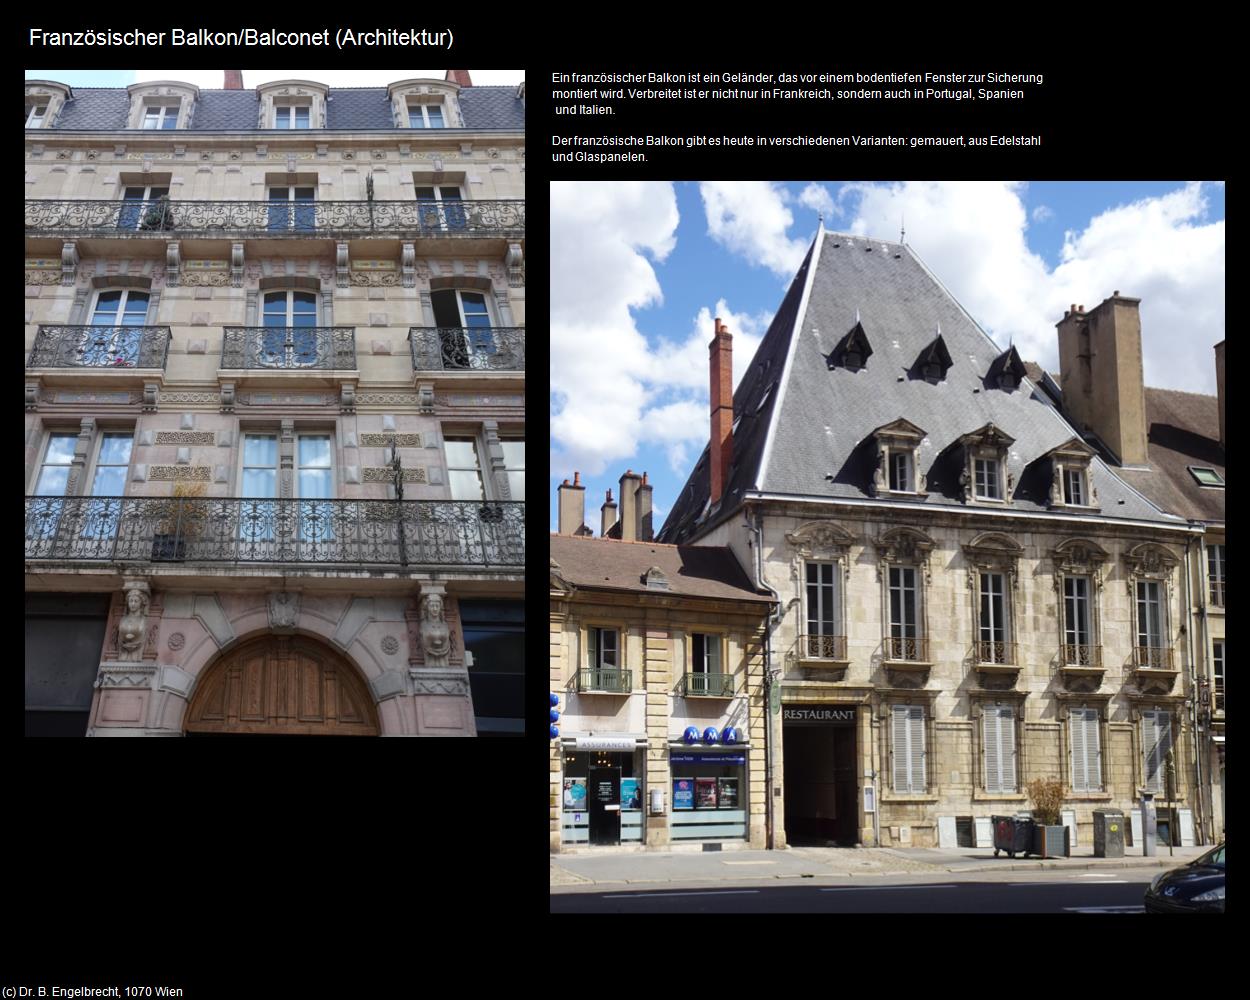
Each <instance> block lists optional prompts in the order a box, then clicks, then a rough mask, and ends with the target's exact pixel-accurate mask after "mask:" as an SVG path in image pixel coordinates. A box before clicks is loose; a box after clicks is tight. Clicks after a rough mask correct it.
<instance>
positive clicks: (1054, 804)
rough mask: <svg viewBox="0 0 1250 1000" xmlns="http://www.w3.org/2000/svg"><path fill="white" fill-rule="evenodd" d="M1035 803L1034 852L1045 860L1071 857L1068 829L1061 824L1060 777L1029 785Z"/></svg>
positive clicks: (1061, 798)
mask: <svg viewBox="0 0 1250 1000" xmlns="http://www.w3.org/2000/svg"><path fill="white" fill-rule="evenodd" d="M1028 792H1029V801H1030V802H1032V803H1033V819H1034V825H1033V853H1034V854H1036V855H1038V856H1039V857H1043V858H1054V857H1068V856H1069V855H1070V854H1071V845H1070V844H1069V843H1068V828H1067V827H1066V826H1063V825H1062V824H1061V823H1060V822H1059V809H1060V807H1061V806H1062V805H1063V782H1061V781H1060V780H1059V779H1058V778H1034V779H1033V780H1032V781H1030V782H1029V784H1028Z"/></svg>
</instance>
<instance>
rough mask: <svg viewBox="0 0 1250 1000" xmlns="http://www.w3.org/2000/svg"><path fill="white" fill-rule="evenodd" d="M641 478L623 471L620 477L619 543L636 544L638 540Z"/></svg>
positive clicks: (634, 473) (636, 474)
mask: <svg viewBox="0 0 1250 1000" xmlns="http://www.w3.org/2000/svg"><path fill="white" fill-rule="evenodd" d="M641 482H642V477H641V476H640V475H638V473H636V472H631V471H630V470H629V469H626V470H625V475H623V476H621V492H620V494H619V496H620V498H621V541H622V542H636V541H637V540H638V485H639V483H641Z"/></svg>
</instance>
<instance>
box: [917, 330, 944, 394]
mask: <svg viewBox="0 0 1250 1000" xmlns="http://www.w3.org/2000/svg"><path fill="white" fill-rule="evenodd" d="M951 363H952V362H951V354H950V351H948V350H947V349H946V341H944V340H943V339H942V332H941V329H940V328H939V330H938V335H937V337H935V338H934V339H933V341H931V342H930V343H929V345H928V346H927V347H926V348H925V349H924V350H923V351H921V352H920V356H919V357H918V358H917V359H916V363H915V365H914V366H913V369H912V370H913V372H914V373H915V374H917V375H919V377H920V378H923V379H924V380H925V381H926V382H932V383H935V384H936V383H938V382H941V381H942V379H944V378H946V373H947V371H948V370H949V369H950V366H951Z"/></svg>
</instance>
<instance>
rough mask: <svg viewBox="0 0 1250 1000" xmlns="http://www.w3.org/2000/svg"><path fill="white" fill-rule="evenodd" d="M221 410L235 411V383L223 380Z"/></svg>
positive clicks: (224, 411) (223, 411)
mask: <svg viewBox="0 0 1250 1000" xmlns="http://www.w3.org/2000/svg"><path fill="white" fill-rule="evenodd" d="M221 412H222V413H233V412H234V383H233V382H223V383H222V384H221Z"/></svg>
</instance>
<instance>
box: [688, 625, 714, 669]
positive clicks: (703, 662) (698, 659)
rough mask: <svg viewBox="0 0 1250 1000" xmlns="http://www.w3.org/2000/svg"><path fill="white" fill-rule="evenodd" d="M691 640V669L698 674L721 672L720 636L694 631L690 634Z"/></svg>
mask: <svg viewBox="0 0 1250 1000" xmlns="http://www.w3.org/2000/svg"><path fill="white" fill-rule="evenodd" d="M690 641H691V649H692V656H691V669H692V670H693V671H694V672H695V673H696V674H719V673H721V672H722V671H721V661H720V646H721V639H720V636H718V635H706V634H704V633H702V632H694V633H692V634H691V636H690Z"/></svg>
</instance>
